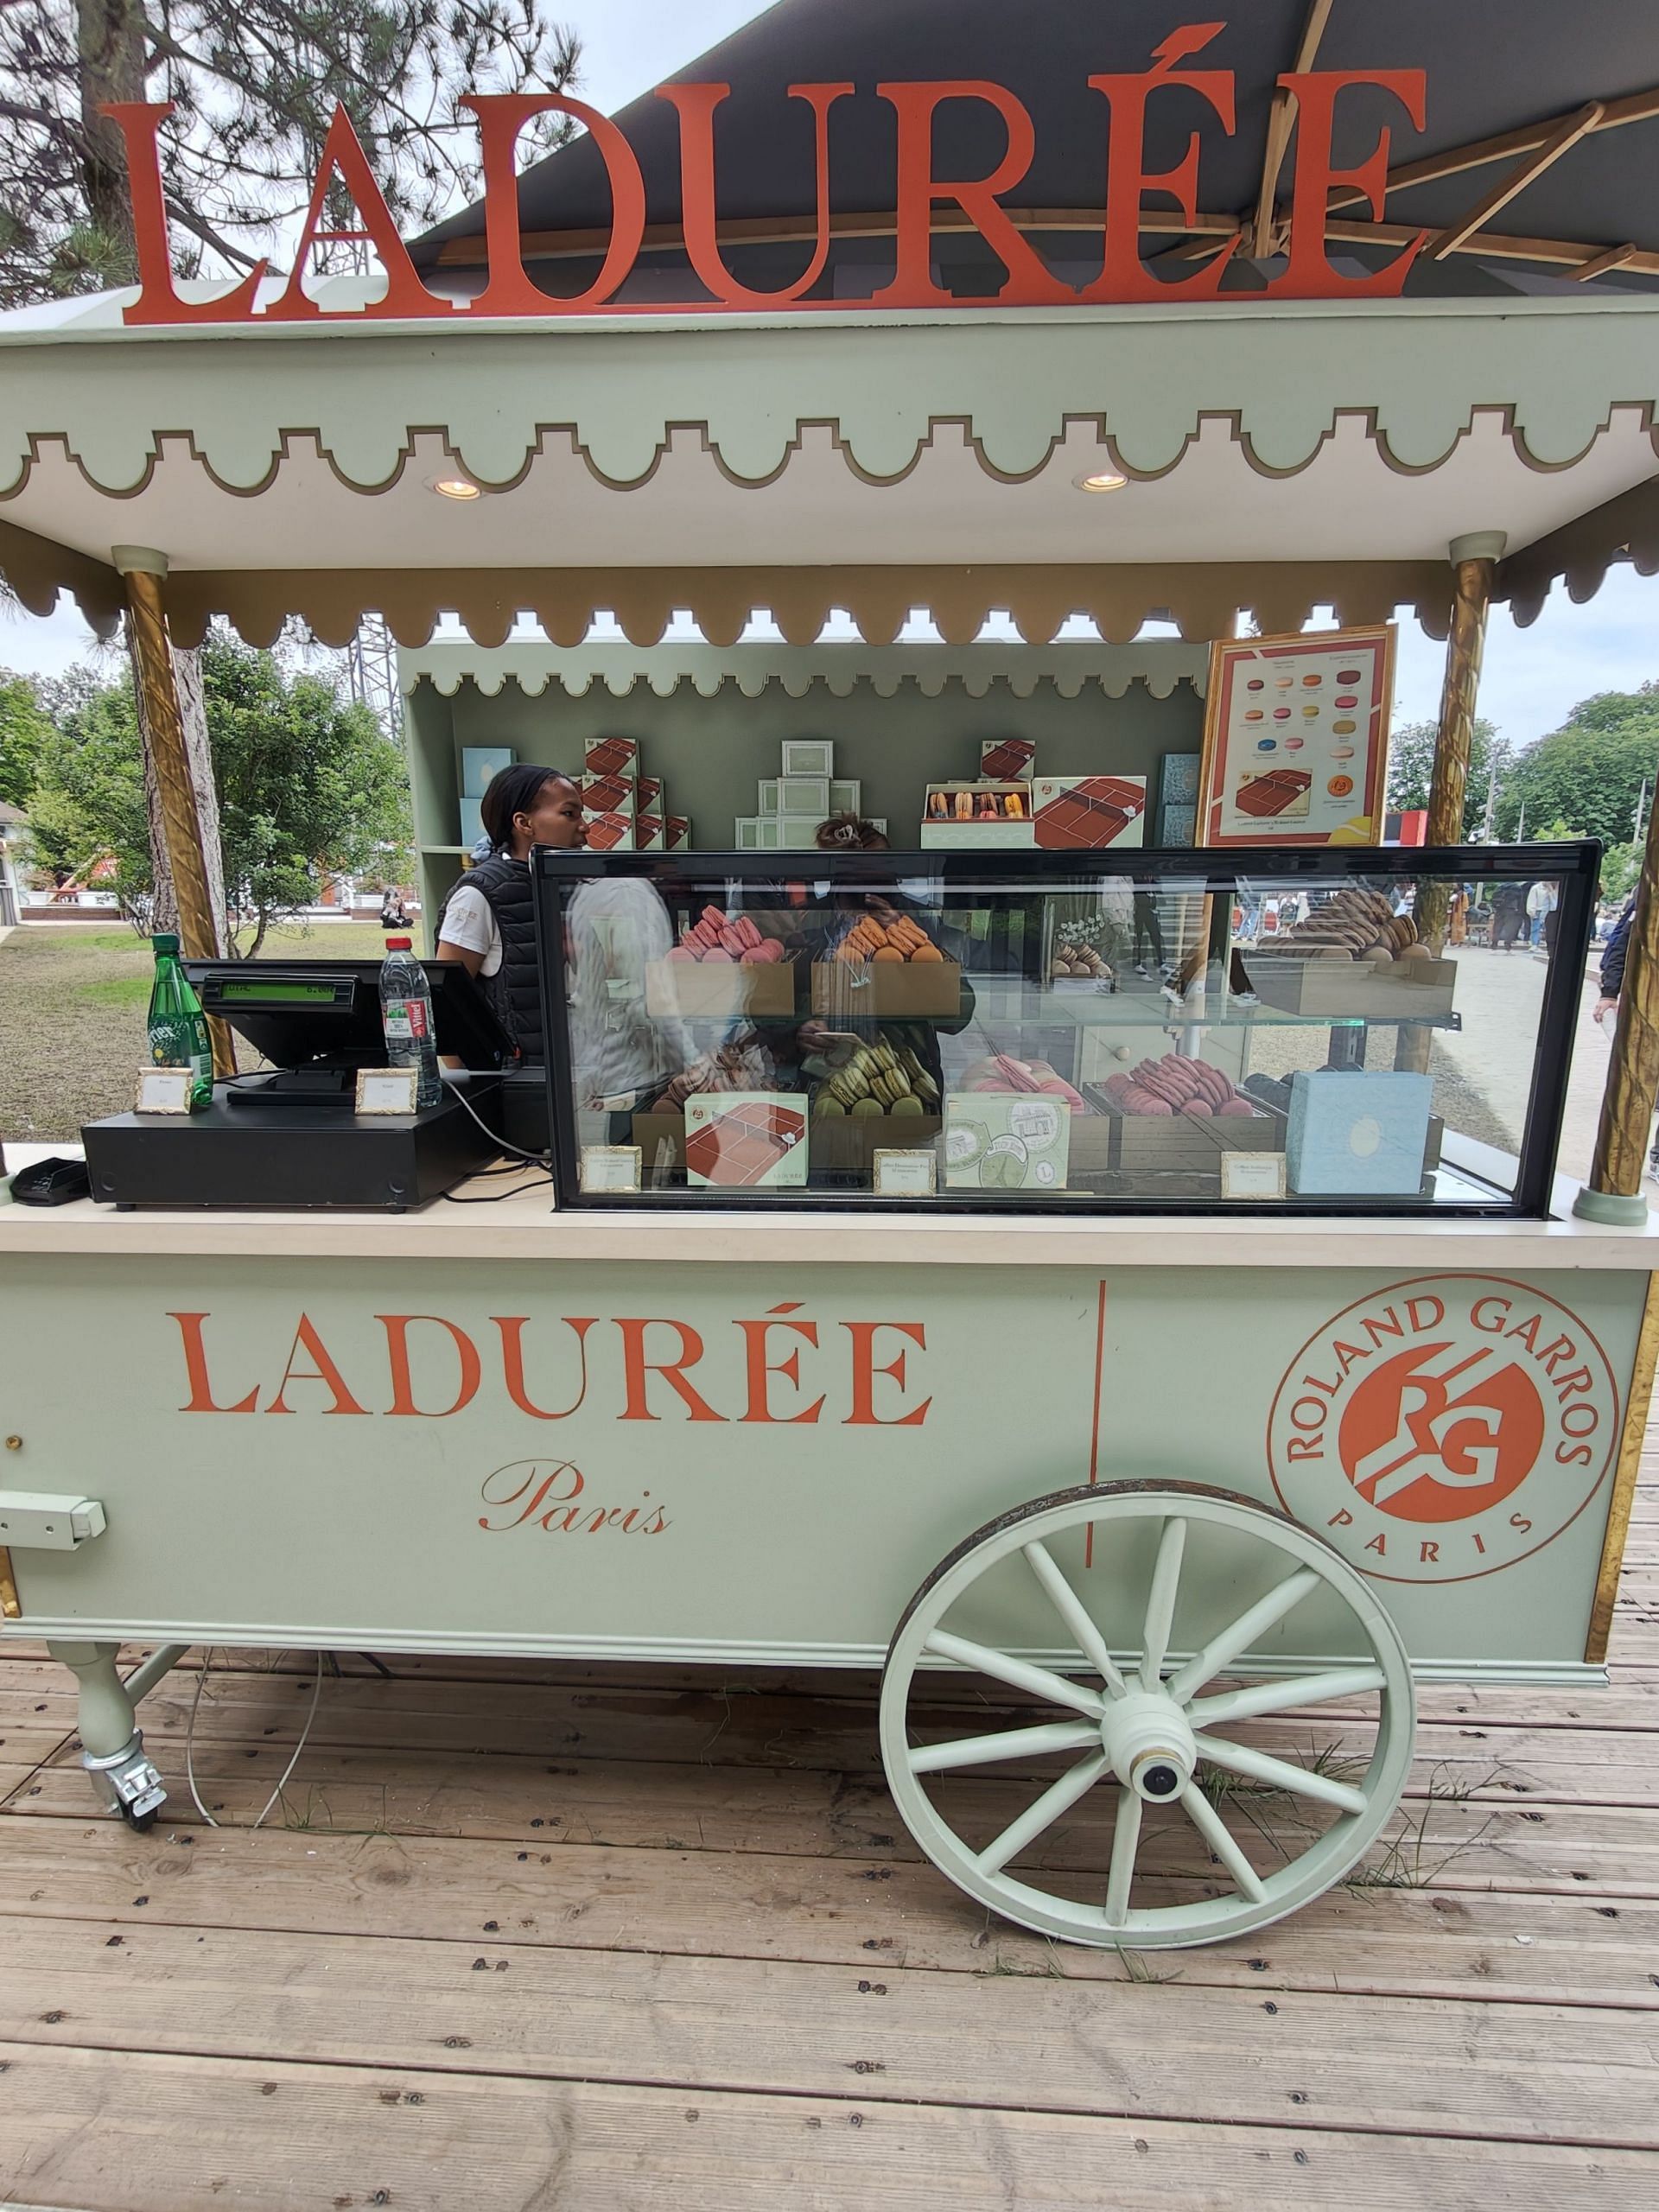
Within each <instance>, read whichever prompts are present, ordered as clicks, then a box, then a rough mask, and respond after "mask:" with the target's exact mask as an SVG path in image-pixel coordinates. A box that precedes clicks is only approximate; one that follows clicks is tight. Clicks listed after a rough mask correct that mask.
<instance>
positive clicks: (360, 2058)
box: [0, 1919, 1659, 2150]
mask: <svg viewBox="0 0 1659 2212" xmlns="http://www.w3.org/2000/svg"><path fill="white" fill-rule="evenodd" d="M6 1938H7V1940H6V1974H5V1976H4V1980H3V1984H0V2044H3V2043H7V2042H12V2043H17V2044H25V2043H42V2042H43V2043H51V2044H62V2045H70V2046H73V2045H75V2044H79V2042H80V2041H81V2040H82V2039H83V2037H85V2036H86V2033H87V2024H88V2023H97V2024H98V2026H97V2034H98V2037H99V2043H100V2045H101V2046H102V2047H104V2048H106V2049H127V2050H134V2049H136V2050H151V2051H167V2052H171V2053H175V2054H177V2055H180V2056H192V2055H193V2056H212V2057H219V2058H239V2059H251V2060H258V2061H264V2060H277V2061H280V2060H282V2059H284V2058H286V2057H289V2056H292V2055H293V2054H295V2053H296V2052H298V2051H301V2050H303V2051H304V2052H306V2054H307V2056H308V2058H310V2059H312V2060H315V2061H322V2062H327V2063H331V2064H334V2065H340V2066H349V2067H359V2068H360V2067H365V2066H366V2067H372V2066H377V2065H380V2066H393V2067H396V2068H398V2069H403V2070H405V2071H415V2072H418V2073H421V2074H425V2075H477V2074H484V2075H519V2076H524V2077H527V2078H534V2079H538V2080H543V2081H566V2082H569V2081H595V2082H613V2083H615V2084H617V2085H618V2086H629V2085H632V2086H634V2087H640V2088H652V2087H655V2086H659V2085H661V2084H663V2083H664V2082H668V2083H672V2084H674V2085H676V2086H677V2087H680V2088H685V2089H687V2090H692V2089H697V2090H719V2091H741V2092H749V2093H753V2094H770V2093H778V2092H782V2093H785V2094H792V2095H798V2096H817V2097H831V2098H851V2099H856V2100H858V2101H861V2102H863V2103H866V2104H880V2105H891V2104H899V2105H904V2104H912V2103H917V2102H921V2103H925V2104H931V2105H936V2106H938V2107H948V2106H957V2107H973V2108H977V2109H981V2110H985V2111H991V2110H998V2111H1012V2112H1034V2111H1047V2112H1069V2113H1087V2114H1090V2115H1092V2116H1095V2117H1100V2118H1137V2119H1148V2120H1150V2119H1162V2120H1189V2119H1192V2118H1193V2117H1194V2116H1195V2115H1202V2116H1203V2117H1205V2119H1207V2120H1222V2121H1228V2122H1233V2123H1240V2124H1244V2125H1248V2126H1287V2125H1297V2126H1304V2125H1305V2126H1319V2127H1323V2128H1335V2129H1338V2130H1342V2131H1346V2130H1351V2129H1361V2130H1365V2131H1380V2132H1382V2133H1390V2134H1414V2135H1440V2136H1446V2137H1452V2136H1478V2137H1487V2136H1491V2135H1499V2136H1502V2137H1503V2138H1504V2139H1508V2140H1511V2141H1518V2142H1537V2143H1562V2142H1570V2143H1576V2144H1580V2145H1589V2146H1594V2147H1596V2148H1599V2149H1624V2150H1637V2149H1641V2150H1651V2149H1654V2148H1655V2147H1656V2146H1659V2101H1656V2100H1655V2099H1654V2098H1653V2097H1652V2096H1651V2095H1650V2094H1649V2089H1650V2087H1651V2066H1652V2060H1653V2047H1654V2044H1655V2042H1656V2040H1659V2022H1656V2021H1654V2020H1653V2019H1652V2018H1651V2016H1648V2017H1647V2018H1644V2019H1637V2020H1632V2019H1631V2018H1630V2016H1629V2015H1627V2014H1625V2013H1623V2012H1613V2011H1608V2010H1603V2011H1587V2010H1584V2009H1582V2008H1580V2009H1577V2010H1574V2011H1572V2012H1567V2011H1566V2010H1564V2009H1562V2008H1558V2007H1555V2006H1551V2005H1516V2004H1505V2003H1492V2002H1482V2003H1478V2004H1477V2003H1466V2002H1465V2003H1452V2002H1446V2001H1444V2000H1439V1999H1436V2000H1428V2001H1422V2000H1403V2001H1402V2000H1398V1999H1395V2000H1391V2001H1390V2000H1377V2002H1376V2004H1375V2005H1374V2006H1373V2007H1372V2009H1371V2014H1370V2018H1371V2024H1372V2031H1373V2036H1374V2037H1375V2039H1376V2044H1382V2045H1383V2046H1385V2047H1386V2048H1387V2049H1388V2051H1389V2063H1388V2065H1387V2066H1386V2067H1379V2066H1378V2064H1377V2063H1376V2048H1375V2045H1374V2044H1373V2043H1371V2042H1369V2041H1368V2042H1366V2043H1363V2044H1355V2043H1353V2042H1352V2041H1351V2034H1350V2031H1351V2028H1352V2025H1353V2007H1352V2005H1351V2003H1350V2001H1349V2000H1348V1999H1345V1998H1342V1997H1332V1996H1322V1995H1317V1994H1313V1993H1287V1992H1281V1993H1279V1994H1278V1995H1277V1996H1276V1997H1274V1998H1269V1999H1263V1998H1262V1995H1261V1993H1259V1992H1257V1991H1243V1990H1218V1989H1202V1988H1198V1987H1196V1986H1195V1987H1190V1988H1187V1989H1185V1990H1184V1991H1183V1993H1182V1994H1181V1997H1180V1999H1179V2002H1174V2003H1172V2002H1171V2001H1170V2000H1169V1999H1168V1998H1167V1997H1166V1996H1165V1994H1164V1993H1163V1992H1164V1990H1165V1988H1166V1987H1167V1986H1168V1985H1157V1984H1139V1985H1137V1984H1133V1983H1122V1982H1118V1983H1111V1984H1106V1983H1101V1982H1083V1981H1077V1982H1073V1981H1068V1980H1063V1979H1049V1978H1046V1977H1038V1976H1024V1977H1014V1978H1008V1977H998V1976H994V1975H990V1974H982V1975H980V1976H977V1977H976V1978H974V1979H973V1980H963V1978H962V1977H960V1976H948V1975H940V1974H917V1973H913V1972H893V1973H889V1974H877V1975H875V1976H874V1977H872V1976H871V1975H870V1974H868V1973H865V1974H858V1973H857V1972H856V1971H855V1970H854V1969H851V1968H849V1967H826V1966H807V1965H802V1964H799V1963H798V1962H796V1961H758V1960H743V1961H731V1960H722V1959H708V1958H693V1957H685V1956H673V1955H647V1954H645V1953H633V1954H626V1955H625V1954H617V1955H612V1956H610V1957H609V1958H607V1961H606V1963H605V1971H604V1973H603V1974H594V1970H593V1961H591V1959H589V1958H588V1957H585V1956H583V1955H581V1954H578V1953H575V1952H571V1951H567V1950H555V1949H543V1950H531V1949H528V1948H524V1947H522V1946H513V1945H510V1944H508V1945H502V1944H492V1943H491V1942H489V1941H488V1940H487V1939H479V1942H478V1943H477V1944H476V1945H475V1944H474V1942H466V1943H455V1942H448V1943H442V1942H430V1941H399V1940H397V1939H378V1940H375V1939H367V1938H363V1937H351V1936H315V1935H276V1934H270V1933H266V1932H263V1931H226V1930H214V1931H213V1932H212V1933H211V1934H210V1935H208V1936H206V1937H205V1938H204V1937H203V1936H200V1935H198V1934H194V1933H192V1932H191V1931H190V1930H189V1929H176V1928H168V1927H164V1926H146V1927H143V1928H139V1927H137V1926H136V1925H131V1924H130V1925H129V1928H128V1930H127V1932H126V1933H125V1934H124V1936H123V1938H122V1940H121V1942H120V1944H119V1946H118V1947H117V1948H113V1949H112V1948H110V1946H109V1944H108V1942H107V1938H106V1936H105V1929H104V1928H103V1927H102V1926H97V1927H92V1926H86V1925H85V1924H76V1925H73V1926H69V1927H66V1926H65V1924H64V1923H61V1922H57V1921H41V1920H28V1919H22V1920H16V1921H13V1922H12V1923H10V1924H9V1926H8V1928H7V1930H6ZM135 1984H137V1985H140V1986H142V1987H143V1992H144V1995H143V2003H142V2005H134V2004H133V2003H132V2001H131V1998H130V1992H131V1991H132V1989H133V1988H134V1986H135ZM325 1991H326V1993H327V2001H326V2003H323V2004H319V2002H318V1995H319V1993H322V1992H325Z"/></svg>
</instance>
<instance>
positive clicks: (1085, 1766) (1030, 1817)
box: [977, 1751, 1111, 1874]
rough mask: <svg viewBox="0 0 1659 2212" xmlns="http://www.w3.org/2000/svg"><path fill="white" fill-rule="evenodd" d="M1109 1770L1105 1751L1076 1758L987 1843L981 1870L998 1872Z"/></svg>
mask: <svg viewBox="0 0 1659 2212" xmlns="http://www.w3.org/2000/svg"><path fill="white" fill-rule="evenodd" d="M1110 1769H1111V1761H1110V1760H1109V1758H1107V1756H1106V1754H1105V1752H1104V1751H1096V1752H1093V1753H1092V1754H1091V1755H1090V1757H1089V1758H1086V1759H1079V1760H1078V1761H1077V1764H1076V1766H1074V1767H1073V1768H1072V1769H1071V1771H1070V1772H1069V1773H1067V1774H1063V1775H1062V1776H1061V1777H1060V1778H1059V1780H1058V1782H1056V1783H1052V1784H1051V1785H1050V1787H1049V1788H1048V1789H1045V1790H1044V1792H1043V1794H1042V1796H1040V1797H1039V1798H1038V1799H1037V1801H1036V1802H1035V1803H1034V1804H1031V1805H1027V1808H1026V1809H1025V1811H1024V1812H1023V1813H1021V1814H1020V1817H1019V1819H1018V1820H1017V1821H1009V1823H1008V1825H1007V1827H1005V1828H1004V1829H1003V1831H1002V1833H1001V1835H1000V1836H998V1837H997V1839H996V1840H995V1843H988V1844H987V1845H986V1847H985V1848H984V1850H983V1851H982V1852H981V1853H980V1854H979V1857H978V1860H977V1864H978V1866H979V1869H980V1872H982V1873H983V1874H997V1873H1000V1872H1001V1870H1002V1868H1003V1867H1004V1866H1007V1863H1008V1861H1009V1859H1013V1858H1015V1857H1017V1856H1018V1854H1019V1853H1020V1852H1022V1851H1023V1850H1024V1849H1025V1848H1026V1846H1027V1844H1028V1843H1031V1842H1033V1840H1035V1839H1036V1838H1037V1837H1038V1836H1039V1835H1041V1834H1042V1832H1043V1830H1044V1829H1045V1828H1046V1827H1052V1826H1053V1824H1054V1822H1055V1821H1058V1819H1059V1817H1060V1815H1061V1814H1062V1813H1065V1812H1069V1811H1070V1810H1071V1807H1072V1806H1073V1805H1075V1804H1076V1803H1077V1800H1078V1798H1079V1797H1082V1796H1086V1795H1087V1794H1088V1792H1089V1791H1090V1789H1093V1788H1094V1786H1095V1784H1096V1783H1097V1782H1098V1781H1099V1780H1100V1777H1101V1776H1102V1775H1103V1774H1106V1773H1109V1771H1110Z"/></svg>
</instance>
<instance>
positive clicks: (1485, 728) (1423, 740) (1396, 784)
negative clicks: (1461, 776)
mask: <svg viewBox="0 0 1659 2212" xmlns="http://www.w3.org/2000/svg"><path fill="white" fill-rule="evenodd" d="M1439 738H1440V725H1439V724H1438V723H1437V722H1408V723H1407V724H1406V725H1405V727H1404V728H1402V729H1397V730H1395V732H1394V733H1393V734H1392V735H1391V736H1390V738H1389V787H1388V807H1389V812H1390V813H1391V814H1407V813H1409V812H1411V811H1412V810H1414V809H1415V808H1418V807H1426V806H1427V804H1428V794H1429V789H1430V786H1431V785H1433V780H1434V751H1435V747H1436V745H1437V743H1438V741H1439ZM1507 757H1508V748H1507V747H1505V746H1504V745H1503V743H1502V742H1501V741H1500V740H1499V738H1498V736H1497V732H1496V730H1494V729H1493V728H1492V725H1491V722H1489V721H1487V720H1486V718H1485V716H1484V715H1476V717H1475V726H1474V729H1473V731H1472V732H1471V736H1470V742H1469V783H1468V788H1467V790H1466V791H1465V794H1464V801H1463V841H1464V842H1465V844H1473V843H1476V842H1478V840H1479V837H1480V833H1481V824H1482V823H1483V822H1484V819H1485V813H1486V788H1487V785H1488V784H1489V782H1490V781H1491V776H1492V773H1493V772H1494V770H1495V769H1496V770H1497V773H1498V776H1499V778H1500V780H1501V779H1502V775H1503V763H1504V761H1505V760H1506V759H1507Z"/></svg>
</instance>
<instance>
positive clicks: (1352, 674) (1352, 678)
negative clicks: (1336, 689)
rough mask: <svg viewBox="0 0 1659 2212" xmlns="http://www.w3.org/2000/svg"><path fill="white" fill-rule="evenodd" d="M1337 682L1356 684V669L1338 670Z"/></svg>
mask: <svg viewBox="0 0 1659 2212" xmlns="http://www.w3.org/2000/svg"><path fill="white" fill-rule="evenodd" d="M1337 681H1338V683H1358V681H1359V671H1358V670H1357V668H1339V669H1338V671H1337Z"/></svg>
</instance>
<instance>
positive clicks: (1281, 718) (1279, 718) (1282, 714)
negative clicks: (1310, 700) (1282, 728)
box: [1273, 707, 1290, 722]
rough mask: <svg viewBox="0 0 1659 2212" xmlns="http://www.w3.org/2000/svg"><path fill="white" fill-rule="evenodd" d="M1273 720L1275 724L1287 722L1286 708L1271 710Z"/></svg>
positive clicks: (1287, 709)
mask: <svg viewBox="0 0 1659 2212" xmlns="http://www.w3.org/2000/svg"><path fill="white" fill-rule="evenodd" d="M1273 719H1274V721H1276V722H1287V721H1289V720H1290V709H1289V708H1288V707H1275V708H1274V710H1273Z"/></svg>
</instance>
